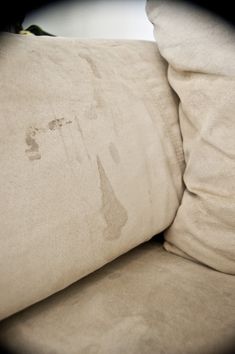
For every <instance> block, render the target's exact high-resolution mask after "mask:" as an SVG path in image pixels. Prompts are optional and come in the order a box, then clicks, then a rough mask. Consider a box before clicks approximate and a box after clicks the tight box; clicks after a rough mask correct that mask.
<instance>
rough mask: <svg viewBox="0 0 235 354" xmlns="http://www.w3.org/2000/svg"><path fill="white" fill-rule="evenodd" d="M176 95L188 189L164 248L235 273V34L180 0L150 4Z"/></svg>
mask: <svg viewBox="0 0 235 354" xmlns="http://www.w3.org/2000/svg"><path fill="white" fill-rule="evenodd" d="M146 11H147V14H148V17H149V19H150V21H151V22H152V23H153V25H154V32H155V39H156V42H157V46H158V48H159V51H160V53H161V55H162V56H163V57H164V58H165V59H166V61H167V62H168V80H169V83H170V85H171V87H172V88H173V89H174V91H175V92H176V93H177V95H178V97H179V100H180V103H179V119H180V129H181V133H182V138H183V149H184V155H185V161H186V168H185V172H184V176H183V178H184V183H185V186H186V189H185V191H184V195H183V198H182V202H181V205H180V207H179V209H178V211H177V215H176V218H175V219H174V222H173V224H172V225H171V226H170V227H169V228H168V230H167V231H166V232H165V248H166V249H167V250H168V251H170V252H173V253H176V254H179V255H184V256H186V257H187V258H191V259H195V260H197V261H199V262H201V263H204V264H206V265H208V266H210V267H212V268H215V269H217V270H219V271H222V272H225V273H231V274H235V138H234V137H235V119H234V113H235V41H234V38H235V36H234V29H233V28H231V27H230V26H229V25H227V24H225V23H223V22H222V21H221V20H220V19H219V18H216V17H214V16H212V15H210V14H208V13H206V12H205V13H204V12H202V11H201V10H198V9H196V8H191V7H189V6H188V5H185V4H183V3H181V2H177V3H176V2H172V1H169V2H166V1H149V2H148V4H147V6H146Z"/></svg>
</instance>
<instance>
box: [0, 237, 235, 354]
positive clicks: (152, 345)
mask: <svg viewBox="0 0 235 354" xmlns="http://www.w3.org/2000/svg"><path fill="white" fill-rule="evenodd" d="M234 301H235V278H234V277H233V276H232V275H227V274H221V273H219V272H216V271H214V270H212V269H209V268H208V267H204V266H202V265H198V264H195V263H193V262H190V261H188V260H187V259H184V258H181V257H178V256H175V255H172V254H170V253H168V252H166V251H164V250H163V249H162V247H161V245H159V244H157V243H152V242H148V243H146V244H145V245H141V246H139V247H138V248H137V249H135V250H132V251H130V252H129V253H128V254H126V255H124V256H122V257H120V258H119V259H117V260H115V261H114V262H112V263H110V264H108V265H106V266H105V267H104V268H102V269H100V270H99V271H97V272H95V273H93V274H91V275H89V276H88V277H86V278H85V279H83V280H80V281H78V282H77V283H76V284H74V285H72V286H71V287H69V288H68V289H66V290H63V291H62V292H60V293H59V294H56V295H53V296H52V297H51V298H49V299H46V300H45V301H43V302H41V303H39V304H36V305H34V306H32V307H31V308H30V309H27V310H25V311H23V312H22V313H19V314H17V315H15V316H13V317H12V318H9V319H8V320H6V321H3V323H2V324H1V325H0V342H2V345H4V346H5V348H7V349H8V350H12V352H13V353H24V354H32V353H33V354H42V353H43V354H51V353H58V354H68V353H69V354H78V353H79V354H143V353H144V354H155V353H156V354H159V353H164V354H182V353H183V354H225V353H226V354H227V352H228V350H229V349H231V348H232V344H234V341H233V343H232V339H234V338H233V337H234V336H233V335H234V329H235V309H234ZM231 353H232V352H231Z"/></svg>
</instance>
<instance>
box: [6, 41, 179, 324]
mask: <svg viewBox="0 0 235 354" xmlns="http://www.w3.org/2000/svg"><path fill="white" fill-rule="evenodd" d="M0 74H1V90H0V101H1V112H0V117H1V119H0V150H1V159H0V186H1V188H0V210H1V213H0V225H1V236H0V269H1V273H0V289H1V291H0V318H4V317H6V316H8V315H10V314H12V313H14V312H16V311H18V310H20V309H22V308H25V307H27V306H29V305H31V304H32V303H35V302H36V301H39V300H41V299H43V298H45V297H47V296H49V295H51V294H53V293H54V292H56V291H58V290H60V289H63V288H64V287H66V286H68V285H69V284H71V283H72V282H74V281H76V280H77V279H79V278H81V277H83V276H85V275H86V274H88V273H90V272H92V271H94V270H95V269H97V268H99V267H101V266H102V265H104V264H105V263H107V262H109V261H110V260H112V259H114V258H115V257H117V256H119V255H120V254H122V253H124V252H126V251H128V250H129V249H131V248H133V247H135V246H136V245H138V244H140V243H141V242H143V241H145V240H148V239H150V238H151V237H152V236H153V235H154V234H157V233H158V232H160V231H161V230H163V229H165V228H166V227H168V226H169V225H170V223H171V222H172V220H173V219H174V217H175V214H176V210H177V208H178V206H179V202H180V200H181V196H182V170H183V167H184V165H183V164H184V161H183V153H182V143H181V137H180V132H179V126H178V115H177V105H176V102H175V98H174V96H173V93H172V90H171V88H170V87H169V85H168V82H167V80H166V65H165V63H164V61H163V60H162V59H161V56H160V55H159V53H158V51H157V49H156V46H155V44H154V43H152V42H144V41H118V40H117V41H115V40H109V41H105V40H78V39H68V38H67V39H66V38H48V37H34V36H20V35H9V36H6V37H5V40H3V39H2V42H1V55H0Z"/></svg>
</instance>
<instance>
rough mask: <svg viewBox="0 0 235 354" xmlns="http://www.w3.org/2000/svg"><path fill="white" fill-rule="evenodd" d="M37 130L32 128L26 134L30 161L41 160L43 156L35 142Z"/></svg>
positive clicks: (26, 151) (27, 153)
mask: <svg viewBox="0 0 235 354" xmlns="http://www.w3.org/2000/svg"><path fill="white" fill-rule="evenodd" d="M35 138H36V130H35V129H34V128H32V127H30V128H29V129H28V130H27V132H26V137H25V142H26V144H27V145H28V147H29V148H28V149H26V150H25V153H26V155H27V156H28V159H29V160H30V161H34V160H40V159H41V154H40V152H39V145H38V143H37V142H36V140H35Z"/></svg>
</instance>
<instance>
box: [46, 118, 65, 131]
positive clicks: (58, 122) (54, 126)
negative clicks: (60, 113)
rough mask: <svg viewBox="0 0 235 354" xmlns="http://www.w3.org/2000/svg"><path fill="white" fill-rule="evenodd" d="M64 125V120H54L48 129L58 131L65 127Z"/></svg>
mask: <svg viewBox="0 0 235 354" xmlns="http://www.w3.org/2000/svg"><path fill="white" fill-rule="evenodd" d="M64 124H65V119H64V118H58V119H53V120H51V121H50V122H49V123H48V128H49V129H50V130H56V129H60V128H61V127H63V125H64Z"/></svg>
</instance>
